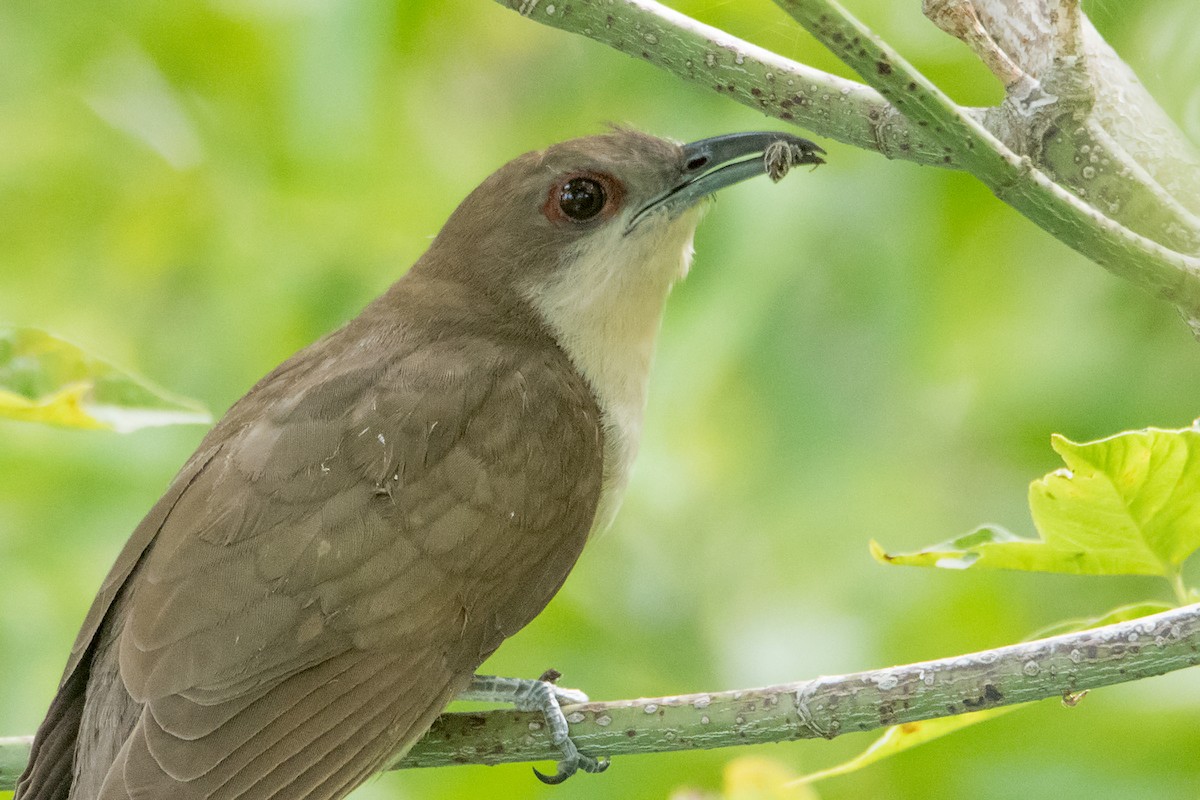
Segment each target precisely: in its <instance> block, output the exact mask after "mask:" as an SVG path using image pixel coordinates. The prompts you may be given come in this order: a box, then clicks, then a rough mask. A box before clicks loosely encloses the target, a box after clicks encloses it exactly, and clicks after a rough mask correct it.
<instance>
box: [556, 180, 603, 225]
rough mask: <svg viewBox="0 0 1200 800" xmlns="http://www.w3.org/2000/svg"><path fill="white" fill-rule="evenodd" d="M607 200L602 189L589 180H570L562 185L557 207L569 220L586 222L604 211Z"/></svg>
mask: <svg viewBox="0 0 1200 800" xmlns="http://www.w3.org/2000/svg"><path fill="white" fill-rule="evenodd" d="M607 199H608V197H607V195H606V194H605V192H604V187H603V186H601V185H600V182H599V181H595V180H592V179H591V178H572V179H571V180H569V181H567V182H566V183H564V184H563V187H562V190H561V191H560V192H559V195H558V207H559V208H561V209H562V213H563V214H566V215H567V217H568V218H569V219H572V220H574V221H576V222H586V221H587V220H589V219H591V218H592V217H594V216H596V215H597V214H599V213H600V212H601V211H603V210H604V203H605V201H606V200H607Z"/></svg>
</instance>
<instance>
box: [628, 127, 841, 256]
mask: <svg viewBox="0 0 1200 800" xmlns="http://www.w3.org/2000/svg"><path fill="white" fill-rule="evenodd" d="M776 143H778V144H776ZM772 145H775V146H776V147H777V148H779V149H778V152H779V153H780V154H781V155H780V159H782V161H781V163H780V164H779V165H777V168H778V169H780V173H779V175H780V176H782V173H783V172H786V171H787V169H788V168H789V167H792V166H795V165H797V164H824V163H825V161H824V159H822V158H821V157H820V156H819V155H817V154H818V153H824V152H825V151H824V150H822V149H821V148H820V147H819V146H818V145H817V144H815V143H814V142H810V141H809V140H808V139H802V138H800V137H799V136H792V135H791V134H790V133H779V132H777V131H753V132H749V133H730V134H727V135H725V136H714V137H713V138H711V139H701V140H700V141H698V142H692V143H691V144H685V145H684V146H683V163H684V169H683V174H682V175H681V176H680V177H681V179H680V181H679V183H677V184H676V185H675V186H672V187H671V188H670V189H668V190H667V191H665V192H663V193H662V194H660V195H658V196H657V197H655V198H654V199H653V200H651V201H650V202H649V203H647V204H646V205H644V206H642V207H641V208H640V209H638V211H637V213H636V214H634V215H633V218H632V219H631V220H630V221H629V227H628V228H626V229H625V232H626V233H628V232H629V231H631V230H633V229H634V228H635V227H637V224H638V223H639V222H641V221H642V220H643V219H645V218H646V217H648V216H649V215H651V214H654V213H656V212H659V211H664V210H665V211H666V212H667V213H668V214H669V215H671V216H675V215H676V214H678V213H680V212H681V211H684V210H685V209H688V208H691V207H692V206H694V205H695V204H696V203H698V202H699V201H700V200H702V199H703V198H705V197H708V196H709V195H711V194H713V193H715V192H717V191H718V190H720V189H724V188H725V187H726V186H732V185H733V184H735V183H740V182H742V181H744V180H746V179H747V178H753V177H754V176H756V175H763V174H765V173H766V172H767V169H768V161H769V159H768V158H767V157H766V153H767V150H768V148H771V146H772ZM773 177H775V176H774V175H773ZM776 180H778V177H776Z"/></svg>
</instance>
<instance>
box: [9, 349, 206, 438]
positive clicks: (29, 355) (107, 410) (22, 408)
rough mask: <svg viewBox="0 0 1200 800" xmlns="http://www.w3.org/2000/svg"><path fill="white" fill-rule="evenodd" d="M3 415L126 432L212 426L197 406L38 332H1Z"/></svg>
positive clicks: (67, 425)
mask: <svg viewBox="0 0 1200 800" xmlns="http://www.w3.org/2000/svg"><path fill="white" fill-rule="evenodd" d="M0 417H7V418H9V419H18V420H23V421H26V422H41V423H47V424H50V425H60V426H64V427H70V428H107V429H111V430H116V431H120V432H122V433H126V432H129V431H133V430H137V429H139V428H145V427H152V426H158V425H194V424H208V423H210V422H212V417H211V416H210V415H209V413H208V412H207V411H205V410H204V408H203V407H202V406H201V405H199V404H198V403H196V402H194V401H192V400H187V399H185V398H182V397H178V396H176V395H173V394H171V393H170V392H167V391H165V390H163V389H161V388H159V387H157V386H155V385H154V384H152V383H150V382H149V381H147V380H145V379H143V378H139V377H137V376H135V375H132V374H130V373H128V372H125V371H122V370H120V369H118V368H116V367H114V366H113V365H112V364H109V363H108V362H107V361H104V360H102V359H99V358H96V357H94V356H91V355H89V354H87V353H85V352H84V351H82V350H80V349H79V348H78V347H76V346H75V345H73V344H71V343H69V342H66V341H63V340H62V339H59V338H58V337H56V336H53V335H51V334H49V333H46V332H45V331H40V330H36V329H33V328H0Z"/></svg>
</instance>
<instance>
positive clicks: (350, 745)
mask: <svg viewBox="0 0 1200 800" xmlns="http://www.w3.org/2000/svg"><path fill="white" fill-rule="evenodd" d="M818 152H821V150H820V148H818V147H817V146H816V145H814V144H813V143H811V142H809V141H806V140H804V139H799V138H796V137H792V136H788V135H786V134H781V133H745V134H733V135H730V136H722V137H717V138H714V139H706V140H703V141H699V142H695V143H692V144H688V145H683V146H680V145H677V144H673V143H671V142H667V141H664V140H662V139H657V138H654V137H652V136H647V135H644V134H641V133H637V132H634V131H629V130H616V131H613V132H611V133H608V134H605V135H601V136H592V137H587V138H582V139H575V140H572V141H569V142H565V143H563V144H559V145H555V146H553V147H550V148H547V149H546V150H542V151H540V152H535V153H528V154H526V155H523V156H521V157H519V158H517V159H515V160H514V161H512V162H510V163H509V164H507V165H506V166H504V167H503V168H501V169H500V170H499V171H498V172H496V173H495V174H494V175H492V176H491V177H489V178H488V179H487V180H485V181H484V182H483V184H482V185H480V186H479V188H477V189H476V190H475V191H473V192H472V193H471V194H470V195H469V196H468V197H467V199H466V200H464V201H463V202H462V204H461V205H460V206H459V207H458V209H457V210H456V211H455V212H454V213H453V214H452V215H451V216H450V219H449V220H448V221H447V222H446V225H445V227H443V228H442V231H441V233H440V234H439V235H438V236H437V238H436V239H435V240H434V242H433V244H432V245H431V246H430V248H429V250H428V252H426V253H425V255H424V256H422V257H421V259H420V260H419V261H417V263H416V264H415V265H414V266H413V267H412V269H411V270H410V271H409V272H408V273H407V274H406V275H405V276H404V277H402V278H401V279H400V280H399V281H397V282H396V283H395V284H394V285H392V287H391V288H390V289H389V290H388V291H387V292H386V293H385V294H384V295H383V296H382V297H380V298H378V299H377V300H375V301H374V302H372V303H371V304H370V305H368V306H367V307H366V308H365V309H364V310H363V312H362V313H361V314H360V315H359V316H358V317H356V318H355V319H353V320H351V321H350V322H349V323H348V324H347V325H346V326H345V327H343V328H341V329H340V330H338V331H335V332H334V333H331V334H329V335H328V336H326V337H325V338H323V339H321V340H320V341H318V342H316V343H315V344H313V345H311V346H310V347H308V348H306V349H304V350H301V351H300V352H299V353H297V354H296V355H294V356H292V357H291V358H289V359H288V360H287V361H285V362H284V363H283V364H281V365H280V366H279V367H277V368H276V369H275V370H274V371H272V372H271V373H270V374H269V375H267V376H266V377H265V378H263V379H262V380H261V381H259V382H258V383H257V384H256V385H255V386H254V388H252V389H251V390H250V391H249V393H247V394H246V396H245V397H243V398H242V399H241V400H239V401H238V402H237V403H235V404H234V406H233V407H232V408H231V409H230V410H229V412H228V413H227V414H226V415H225V417H224V418H223V419H222V420H221V421H220V422H219V423H218V424H217V425H216V427H214V428H213V430H212V431H211V432H210V433H209V434H208V436H206V437H205V439H204V441H203V442H202V443H201V444H200V447H199V449H198V450H197V451H196V453H195V454H194V455H193V456H192V457H191V459H189V460H188V462H187V463H186V464H185V465H184V467H183V469H182V470H181V471H180V473H179V474H178V476H176V478H175V480H174V481H173V482H172V484H171V485H170V487H169V488H168V490H167V492H166V494H165V495H164V496H163V497H162V499H161V500H159V502H158V503H157V504H156V505H155V506H154V508H153V509H151V511H150V513H149V514H148V515H147V516H146V518H145V519H144V520H143V521H142V523H141V524H140V525H139V526H138V527H137V529H136V530H135V531H134V533H133V536H132V537H131V538H130V540H129V542H128V543H127V544H126V545H125V548H124V550H122V551H121V554H120V555H119V556H118V558H117V562H116V564H115V565H114V566H113V568H112V570H111V572H110V573H109V574H108V577H107V578H106V579H105V581H104V584H103V586H102V587H101V589H100V592H99V595H98V596H97V597H96V600H95V601H94V602H93V604H92V607H91V610H90V611H89V613H88V616H87V619H86V620H85V621H84V624H83V630H82V631H80V633H79V637H78V638H77V639H76V642H75V646H74V649H73V650H72V652H71V656H70V659H69V661H68V664H67V668H66V672H65V674H64V675H63V678H62V683H61V684H60V687H59V690H58V694H57V696H56V697H55V698H54V700H53V702H52V704H51V706H50V710H49V712H48V713H47V715H46V719H45V721H44V722H43V723H42V725H41V727H40V728H39V729H38V731H37V736H36V737H35V740H34V744H33V754H32V758H31V760H30V762H29V766H28V767H27V769H26V770H25V773H24V775H23V776H22V777H21V781H20V784H19V786H18V789H17V798H18V800H51V799H53V800H67V798H70V799H71V800H96V799H97V798H100V799H102V800H118V798H120V799H121V800H198V799H199V798H210V799H211V800H233V799H234V798H238V799H239V800H265V799H266V798H277V799H279V800H299V798H308V799H309V800H324V798H339V797H343V796H344V795H346V794H347V793H348V792H350V791H351V790H352V789H353V788H354V787H355V786H357V785H359V784H360V783H362V782H363V781H364V780H365V779H366V778H367V777H368V776H370V775H371V774H372V773H373V772H375V771H377V770H379V769H381V768H383V767H385V766H387V765H388V764H389V763H391V762H394V761H395V760H397V759H398V758H401V757H403V755H404V753H405V752H407V750H408V748H409V747H411V746H412V744H413V743H414V742H415V741H416V740H417V739H418V738H420V736H421V735H422V734H423V733H424V732H425V731H426V729H428V728H429V726H430V725H431V724H432V722H433V720H434V718H435V717H436V716H437V715H438V713H439V712H440V711H441V710H442V709H443V707H445V706H446V704H447V703H449V702H450V701H451V700H452V699H453V698H455V697H456V696H464V695H466V696H471V697H488V698H490V699H501V698H507V699H509V700H512V701H514V702H517V703H518V704H519V705H521V706H522V707H527V708H533V707H536V708H540V709H541V710H542V711H543V712H544V713H545V714H546V716H547V720H548V721H549V723H550V730H551V731H552V733H553V736H554V738H555V741H556V742H558V743H559V745H560V747H561V749H562V752H563V759H562V761H560V762H559V766H558V773H557V774H556V776H555V777H553V778H550V779H549V780H550V781H551V782H557V781H558V780H561V779H562V778H564V777H566V776H567V775H570V774H571V773H572V772H574V771H575V770H577V769H585V770H588V771H598V770H599V769H601V768H602V767H603V766H604V765H605V763H606V762H603V761H597V760H596V759H594V758H591V757H589V756H586V755H582V754H580V753H579V752H578V751H577V750H576V749H575V747H574V745H573V744H572V743H571V741H570V738H569V737H568V736H567V728H566V723H565V720H563V719H562V713H561V711H560V710H559V708H558V701H559V700H560V699H561V700H573V699H578V695H575V694H572V693H570V692H569V690H558V689H557V688H555V687H552V686H550V685H549V684H548V683H546V682H543V681H521V680H511V681H506V680H501V679H488V678H481V677H478V676H475V670H476V668H477V667H478V666H479V665H480V664H481V663H482V662H483V660H484V659H485V658H487V656H488V655H489V654H491V653H492V652H493V651H494V650H495V649H496V648H497V647H498V646H499V645H500V643H501V642H502V641H504V639H505V638H506V637H508V636H511V635H512V634H514V633H516V632H517V631H518V630H520V629H521V628H522V627H523V626H524V625H525V624H526V623H528V622H529V621H530V620H531V619H533V617H534V616H535V615H536V614H537V613H538V612H540V611H541V610H542V608H543V607H544V606H545V605H546V603H547V602H548V601H549V600H550V598H551V597H552V596H553V595H554V593H555V592H556V591H557V590H558V588H559V586H561V585H562V582H563V580H564V579H565V578H566V576H567V573H568V571H570V569H571V567H572V566H573V565H574V564H575V560H576V558H577V557H578V556H579V553H580V551H581V550H582V548H583V546H584V543H585V542H586V541H587V539H588V535H589V533H591V532H592V531H594V530H597V529H598V528H600V527H602V526H604V525H606V524H607V523H608V521H609V519H610V518H611V517H612V515H613V513H614V512H615V510H616V507H617V502H618V498H619V496H620V494H621V492H622V489H623V488H624V486H625V482H626V478H627V475H628V471H629V467H630V464H631V462H632V460H633V456H634V451H635V450H636V449H637V442H638V436H639V433H640V428H641V420H642V410H643V408H644V406H645V402H646V383H647V377H648V373H649V370H650V362H651V359H652V356H653V351H654V341H655V336H656V334H657V331H658V328H659V322H660V318H661V316H662V311H663V304H664V301H665V300H666V297H667V293H668V290H669V289H670V287H671V284H672V283H673V282H674V281H675V280H676V279H677V278H680V277H681V276H682V275H683V274H684V273H685V272H686V271H687V268H688V264H689V262H690V259H691V249H692V234H693V231H694V230H695V227H696V222H697V220H698V218H699V214H698V211H697V206H698V203H699V201H700V200H701V199H703V198H705V197H707V196H709V195H710V194H712V193H713V192H714V191H716V190H717V189H720V188H721V187H723V186H728V185H729V184H731V183H735V182H737V181H740V180H742V179H744V178H748V177H751V176H753V175H758V174H762V173H763V172H765V171H770V172H771V174H772V177H779V176H780V175H781V174H782V172H785V171H786V169H787V167H788V166H790V165H792V164H798V163H808V164H819V163H821V159H820V157H819V156H818V155H817V153H818ZM764 154H765V158H764Z"/></svg>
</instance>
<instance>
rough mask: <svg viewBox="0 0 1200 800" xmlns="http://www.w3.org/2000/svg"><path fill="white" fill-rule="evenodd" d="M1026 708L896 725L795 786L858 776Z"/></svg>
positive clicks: (798, 779)
mask: <svg viewBox="0 0 1200 800" xmlns="http://www.w3.org/2000/svg"><path fill="white" fill-rule="evenodd" d="M1026 705H1028V704H1025V703H1023V704H1020V705H1014V706H999V707H997V708H988V709H984V710H983V711H972V712H971V713H970V714H960V715H958V716H955V717H940V718H938V719H927V720H923V721H921V722H906V723H904V724H903V725H894V726H892V727H890V728H888V729H887V730H886V731H884V732H883V735H881V736H880V737H879V738H878V739H876V740H875V741H874V742H872V743H871V746H870V747H868V748H867V749H866V750H864V751H863V752H862V753H860V754H859V755H857V756H855V757H854V758H852V759H850V760H849V761H844V762H842V763H841V764H838V765H837V766H833V767H830V768H829V769H823V770H821V771H819V772H811V773H809V774H808V775H803V776H801V777H799V778H797V779H796V783H813V782H815V781H823V780H825V779H826V778H833V777H836V776H838V775H845V774H847V773H850V772H855V771H857V770H860V769H862V768H863V767H868V766H870V765H872V764H874V763H876V762H877V761H882V760H883V759H885V758H888V757H890V756H894V755H896V754H897V753H902V752H904V751H905V750H910V749H912V748H914V747H916V746H918V745H922V744H925V743H926V742H929V741H932V740H934V739H937V738H940V737H942V736H945V735H946V734H949V733H954V732H955V731H960V730H962V729H963V728H968V727H970V726H972V725H978V724H979V723H981V722H986V721H988V720H990V719H995V718H996V717H998V716H1000V715H1002V714H1007V713H1008V712H1010V711H1013V710H1014V709H1018V708H1024V707H1025V706H1026Z"/></svg>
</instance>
